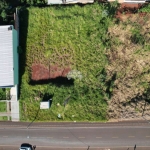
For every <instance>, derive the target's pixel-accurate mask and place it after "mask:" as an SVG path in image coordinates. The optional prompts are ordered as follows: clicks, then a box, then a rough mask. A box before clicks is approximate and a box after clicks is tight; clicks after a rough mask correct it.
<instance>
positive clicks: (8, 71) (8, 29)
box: [0, 25, 14, 87]
mask: <svg viewBox="0 0 150 150" xmlns="http://www.w3.org/2000/svg"><path fill="white" fill-rule="evenodd" d="M13 84H14V73H13V26H10V25H9V26H0V87H6V86H12V85H13Z"/></svg>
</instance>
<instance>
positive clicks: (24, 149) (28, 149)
mask: <svg viewBox="0 0 150 150" xmlns="http://www.w3.org/2000/svg"><path fill="white" fill-rule="evenodd" d="M35 148H36V146H35V145H34V146H32V145H31V144H28V143H23V144H21V146H20V148H19V150H35Z"/></svg>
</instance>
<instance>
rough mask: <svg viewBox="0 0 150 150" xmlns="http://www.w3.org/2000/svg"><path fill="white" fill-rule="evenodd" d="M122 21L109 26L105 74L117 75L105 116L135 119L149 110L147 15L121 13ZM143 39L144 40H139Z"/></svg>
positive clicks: (149, 26) (149, 19) (149, 16)
mask: <svg viewBox="0 0 150 150" xmlns="http://www.w3.org/2000/svg"><path fill="white" fill-rule="evenodd" d="M121 19H122V21H121V22H120V23H118V24H116V25H115V26H114V27H111V28H109V31H108V32H109V35H110V38H111V39H112V40H111V41H112V46H111V49H110V50H108V52H107V57H108V59H109V65H108V67H107V69H106V70H107V75H108V76H109V77H110V76H112V75H113V74H115V73H116V74H117V79H116V80H115V81H114V88H113V94H112V97H111V100H110V101H109V102H108V103H109V109H108V114H109V118H110V119H112V118H116V119H117V118H118V119H119V118H137V117H140V116H142V115H148V114H149V113H150V104H149V103H148V102H146V101H145V100H146V96H145V94H144V93H145V91H146V90H147V89H146V88H147V87H146V86H147V83H149V82H150V74H149V66H150V61H149V55H150V52H149V46H150V45H149V43H150V34H149V33H150V14H146V13H138V14H128V15H126V14H121ZM143 39H144V42H143Z"/></svg>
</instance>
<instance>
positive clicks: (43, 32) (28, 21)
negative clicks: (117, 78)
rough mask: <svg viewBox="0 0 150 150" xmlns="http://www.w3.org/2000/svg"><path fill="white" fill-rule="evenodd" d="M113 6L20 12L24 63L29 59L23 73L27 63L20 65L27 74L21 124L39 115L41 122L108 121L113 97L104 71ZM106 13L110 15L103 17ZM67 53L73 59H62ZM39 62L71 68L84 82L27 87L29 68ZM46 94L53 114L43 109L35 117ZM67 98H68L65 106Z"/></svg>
mask: <svg viewBox="0 0 150 150" xmlns="http://www.w3.org/2000/svg"><path fill="white" fill-rule="evenodd" d="M114 7H115V6H111V5H110V4H108V5H103V4H97V3H95V4H93V5H86V6H79V5H74V6H65V7H62V6H54V7H48V8H28V9H27V10H22V11H20V15H21V16H20V18H21V19H20V20H21V22H20V38H21V39H20V42H21V47H22V49H23V52H24V53H22V54H21V59H22V60H26V62H25V64H26V65H25V71H24V70H23V69H22V68H23V67H24V66H22V65H24V64H22V65H21V66H20V68H21V72H22V74H23V76H22V78H21V91H20V93H21V95H20V99H21V101H20V107H21V109H20V110H21V117H22V118H21V119H22V120H32V119H33V118H34V117H35V116H37V118H36V120H38V121H45V120H46V121H48V120H49V121H59V120H60V121H62V120H64V121H74V120H76V121H102V120H105V119H106V110H107V102H106V99H109V92H108V93H106V90H107V91H108V89H109V87H108V85H107V84H106V80H105V79H104V78H105V74H102V70H104V68H105V65H106V64H107V58H106V56H105V52H106V48H108V47H109V38H108V35H107V30H108V27H109V26H110V25H111V24H112V20H113V19H112V17H113V13H114V11H115V9H114ZM105 10H107V12H108V16H105V17H104V16H103V15H102V14H103V12H104V11H105ZM109 13H110V14H109ZM26 32H27V33H26ZM26 34H27V35H26ZM25 37H27V39H26V38H25ZM64 55H69V57H67V59H65V58H62V59H61V56H64ZM25 56H26V57H25ZM35 62H37V63H41V64H44V65H49V63H50V64H53V65H55V64H58V65H59V66H60V67H62V68H63V67H64V66H70V67H71V69H72V70H73V69H76V70H79V71H80V72H81V73H82V76H83V78H82V80H81V81H80V80H75V81H74V85H70V86H69V85H63V84H62V85H59V86H57V85H56V84H52V83H48V84H43V85H34V86H33V85H30V84H29V83H30V79H31V76H30V75H31V65H32V64H33V63H35ZM102 76H104V77H103V78H102ZM44 93H48V94H50V95H52V94H54V97H53V103H52V106H51V108H50V109H49V110H40V111H39V113H38V114H37V111H38V109H39V104H40V100H42V98H43V97H42V96H41V95H43V94H44ZM68 96H70V100H69V101H68V104H67V105H66V107H64V101H65V100H66V98H67V97H68ZM58 103H59V104H60V105H59V106H57V104H58ZM58 114H61V116H62V117H61V119H58V117H57V115H58Z"/></svg>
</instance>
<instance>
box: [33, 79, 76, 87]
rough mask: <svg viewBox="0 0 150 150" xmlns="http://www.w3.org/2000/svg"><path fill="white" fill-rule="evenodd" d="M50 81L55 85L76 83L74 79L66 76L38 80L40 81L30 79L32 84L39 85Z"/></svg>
mask: <svg viewBox="0 0 150 150" xmlns="http://www.w3.org/2000/svg"><path fill="white" fill-rule="evenodd" d="M48 83H51V84H53V85H56V86H62V85H63V86H67V87H69V86H73V85H74V80H73V79H72V80H68V78H66V77H57V78H54V79H48V80H38V81H33V80H31V81H30V84H31V85H37V84H40V85H42V84H48Z"/></svg>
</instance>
